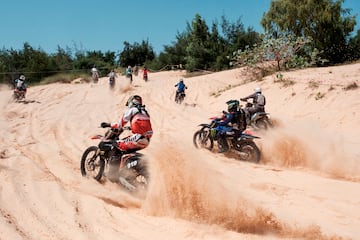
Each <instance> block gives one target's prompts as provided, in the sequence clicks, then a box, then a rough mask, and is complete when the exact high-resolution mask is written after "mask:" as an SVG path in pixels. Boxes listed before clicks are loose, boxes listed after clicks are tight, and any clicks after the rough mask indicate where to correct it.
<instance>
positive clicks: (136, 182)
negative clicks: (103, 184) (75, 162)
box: [80, 124, 149, 191]
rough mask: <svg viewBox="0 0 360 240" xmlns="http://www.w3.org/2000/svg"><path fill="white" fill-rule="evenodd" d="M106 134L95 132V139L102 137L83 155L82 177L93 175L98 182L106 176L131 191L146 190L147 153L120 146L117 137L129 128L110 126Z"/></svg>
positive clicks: (147, 174) (147, 177)
mask: <svg viewBox="0 0 360 240" xmlns="http://www.w3.org/2000/svg"><path fill="white" fill-rule="evenodd" d="M106 127H107V128H109V129H108V130H107V131H106V133H105V135H104V136H103V135H95V136H93V137H92V138H91V139H97V140H100V142H99V144H98V146H90V147H88V148H87V149H86V150H85V151H84V153H83V155H82V157H81V163H80V169H81V174H82V176H88V175H91V176H92V177H93V178H95V179H96V180H97V181H100V180H101V178H102V177H104V176H106V178H107V179H109V180H110V181H112V182H116V183H119V184H121V185H122V186H124V187H125V188H126V189H128V190H130V191H137V190H139V189H146V186H147V184H148V181H149V173H148V170H147V165H146V161H145V159H144V155H143V154H141V153H138V152H137V151H136V150H132V151H121V150H120V149H119V148H118V147H117V142H116V141H117V140H119V136H120V135H121V133H122V132H123V131H124V130H130V128H129V127H125V128H123V129H121V130H120V131H119V130H117V129H113V128H111V127H110V124H108V125H107V126H106Z"/></svg>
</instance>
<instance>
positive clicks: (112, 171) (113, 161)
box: [106, 155, 121, 182]
mask: <svg viewBox="0 0 360 240" xmlns="http://www.w3.org/2000/svg"><path fill="white" fill-rule="evenodd" d="M120 159H121V156H119V155H114V156H111V157H110V159H109V171H108V174H106V177H107V178H108V179H109V180H110V181H112V182H115V181H117V180H118V178H119V176H120V172H119V167H120Z"/></svg>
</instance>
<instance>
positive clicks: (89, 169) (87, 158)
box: [80, 146, 105, 181]
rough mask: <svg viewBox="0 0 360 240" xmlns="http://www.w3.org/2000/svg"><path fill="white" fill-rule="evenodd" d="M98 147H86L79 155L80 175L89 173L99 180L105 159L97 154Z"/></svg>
mask: <svg viewBox="0 0 360 240" xmlns="http://www.w3.org/2000/svg"><path fill="white" fill-rule="evenodd" d="M98 149H99V148H98V147H97V146H91V147H88V148H87V149H86V150H85V152H84V153H83V155H82V157H81V163H80V169H81V175H82V176H84V177H85V176H88V175H91V176H92V177H93V178H95V179H96V180H97V181H100V179H101V177H102V175H103V173H104V169H105V160H104V159H103V158H102V157H101V156H100V155H99V154H98Z"/></svg>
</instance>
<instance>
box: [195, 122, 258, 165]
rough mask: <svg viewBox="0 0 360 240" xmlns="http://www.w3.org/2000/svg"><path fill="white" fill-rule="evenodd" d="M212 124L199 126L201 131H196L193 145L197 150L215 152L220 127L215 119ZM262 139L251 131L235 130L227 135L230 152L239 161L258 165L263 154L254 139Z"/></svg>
mask: <svg viewBox="0 0 360 240" xmlns="http://www.w3.org/2000/svg"><path fill="white" fill-rule="evenodd" d="M210 119H211V122H210V123H209V124H208V123H202V124H199V126H200V127H201V129H200V130H198V131H196V132H195V133H194V136H193V143H194V145H195V147H196V148H205V149H208V150H210V151H212V150H213V148H214V145H215V143H218V140H219V134H220V133H219V131H220V129H219V126H218V121H216V120H215V118H210ZM258 138H260V137H257V136H254V135H253V134H252V132H251V131H249V130H245V131H243V132H240V131H238V130H233V131H231V132H229V133H226V141H227V144H228V146H229V152H232V153H235V154H236V155H237V157H238V158H239V160H242V161H248V162H253V163H258V162H259V161H260V157H261V153H260V149H259V148H258V146H257V145H256V144H255V142H254V139H258Z"/></svg>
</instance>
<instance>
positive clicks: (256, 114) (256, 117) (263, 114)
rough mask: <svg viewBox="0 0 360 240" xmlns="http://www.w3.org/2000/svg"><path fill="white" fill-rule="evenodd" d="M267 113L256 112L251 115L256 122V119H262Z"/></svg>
mask: <svg viewBox="0 0 360 240" xmlns="http://www.w3.org/2000/svg"><path fill="white" fill-rule="evenodd" d="M266 115H267V113H263V112H258V113H255V114H254V115H253V116H252V117H251V121H252V122H255V121H256V120H258V119H260V118H264V117H266Z"/></svg>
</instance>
